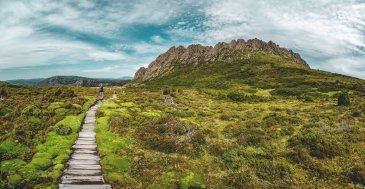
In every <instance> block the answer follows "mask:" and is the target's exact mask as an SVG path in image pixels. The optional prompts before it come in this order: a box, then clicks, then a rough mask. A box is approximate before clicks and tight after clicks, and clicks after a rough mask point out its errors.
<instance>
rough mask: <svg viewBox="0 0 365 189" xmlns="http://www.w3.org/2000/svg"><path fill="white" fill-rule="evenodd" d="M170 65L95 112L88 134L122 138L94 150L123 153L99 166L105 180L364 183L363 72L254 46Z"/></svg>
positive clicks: (214, 184) (181, 184)
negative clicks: (302, 61) (323, 67)
mask: <svg viewBox="0 0 365 189" xmlns="http://www.w3.org/2000/svg"><path fill="white" fill-rule="evenodd" d="M222 65H224V67H223V66H222ZM174 66H175V69H176V71H175V72H171V73H170V74H168V75H166V76H164V77H161V78H157V79H153V80H150V81H147V82H145V83H144V84H145V85H144V86H143V87H139V88H138V87H137V88H125V89H119V90H117V94H118V98H117V99H113V100H108V101H106V102H105V103H104V104H103V106H102V108H101V109H100V112H99V113H98V116H99V117H100V118H99V119H100V120H102V121H103V122H102V125H103V126H102V128H103V130H104V131H103V132H98V133H97V136H98V137H101V136H103V135H105V133H109V135H110V136H113V137H111V138H113V140H117V139H120V140H123V141H128V143H123V144H124V145H123V146H122V147H120V148H118V150H116V151H114V152H113V153H111V152H109V153H105V154H104V157H102V158H103V161H104V162H107V161H108V160H110V158H119V159H121V160H124V161H123V163H121V165H125V166H123V169H118V168H114V169H111V168H110V167H112V165H107V164H106V163H104V165H103V169H104V172H105V174H106V175H108V176H107V177H106V179H107V181H109V182H110V183H112V184H113V187H114V188H128V187H129V188H293V187H298V188H303V187H304V188H361V187H364V180H365V177H364V157H365V150H364V149H363V145H365V141H364V140H363V138H364V137H365V128H364V124H363V123H364V121H365V117H364V114H363V112H364V111H365V109H364V107H365V100H364V96H365V91H364V87H365V82H364V81H363V80H360V79H356V78H351V77H345V76H341V75H338V74H331V73H327V72H322V71H317V70H309V69H306V68H303V67H301V66H299V65H297V64H294V63H293V62H290V61H289V60H284V59H281V58H279V57H276V56H273V55H268V54H264V53H253V54H252V58H251V59H247V60H246V59H245V60H242V59H239V57H237V59H234V58H233V59H231V61H230V62H229V63H227V62H217V63H204V62H201V63H199V64H197V65H179V64H176V65H174ZM341 91H348V93H346V95H347V96H346V99H345V101H346V100H348V99H350V100H351V102H356V103H351V104H347V105H341V106H337V105H338V104H337V103H338V102H337V101H338V99H339V97H340V96H341V94H343V93H341ZM163 95H171V96H173V97H174V101H175V102H176V104H173V105H171V104H165V103H164V96H163ZM341 98H342V97H341ZM126 104H128V106H126ZM345 104H346V103H345ZM105 140H106V139H105ZM109 141H110V140H109ZM98 143H99V145H105V142H104V140H101V139H100V140H98ZM107 144H108V143H107ZM108 145H109V146H113V145H112V143H109V144H108ZM108 156H109V157H110V158H108ZM124 162H128V166H127V163H124ZM109 164H110V163H109ZM115 170H118V171H115Z"/></svg>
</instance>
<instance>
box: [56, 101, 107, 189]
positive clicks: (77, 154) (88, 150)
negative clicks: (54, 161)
mask: <svg viewBox="0 0 365 189" xmlns="http://www.w3.org/2000/svg"><path fill="white" fill-rule="evenodd" d="M100 106H101V102H100V101H99V102H97V103H96V104H95V105H93V106H92V107H91V108H90V109H89V110H88V111H87V114H86V117H85V120H84V124H83V125H82V129H81V131H80V133H79V137H78V139H77V140H76V142H75V144H74V145H73V146H72V148H73V150H74V152H73V154H72V156H71V159H70V160H69V161H68V167H67V168H66V169H65V171H64V175H63V176H62V181H61V184H60V185H59V187H60V189H111V186H110V185H109V184H106V183H105V181H104V178H103V174H102V171H101V167H100V163H99V160H100V158H99V155H98V153H97V151H96V147H97V145H96V141H95V132H94V127H95V122H96V118H95V113H96V110H97V109H98V108H99V107H100Z"/></svg>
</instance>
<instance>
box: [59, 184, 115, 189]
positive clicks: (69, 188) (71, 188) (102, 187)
mask: <svg viewBox="0 0 365 189" xmlns="http://www.w3.org/2000/svg"><path fill="white" fill-rule="evenodd" d="M60 189H111V186H110V185H109V184H98V185H77V184H60Z"/></svg>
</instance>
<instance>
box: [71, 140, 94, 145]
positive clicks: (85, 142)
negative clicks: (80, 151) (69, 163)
mask: <svg viewBox="0 0 365 189" xmlns="http://www.w3.org/2000/svg"><path fill="white" fill-rule="evenodd" d="M75 144H76V145H78V144H95V145H96V143H95V140H76V142H75Z"/></svg>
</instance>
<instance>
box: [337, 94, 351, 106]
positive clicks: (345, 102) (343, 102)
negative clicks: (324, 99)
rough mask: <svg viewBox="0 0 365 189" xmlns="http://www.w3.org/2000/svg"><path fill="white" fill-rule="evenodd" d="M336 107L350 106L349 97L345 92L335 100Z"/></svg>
mask: <svg viewBox="0 0 365 189" xmlns="http://www.w3.org/2000/svg"><path fill="white" fill-rule="evenodd" d="M337 105H338V106H349V105H350V97H349V94H348V93H347V92H342V93H341V94H340V96H338V99H337Z"/></svg>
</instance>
